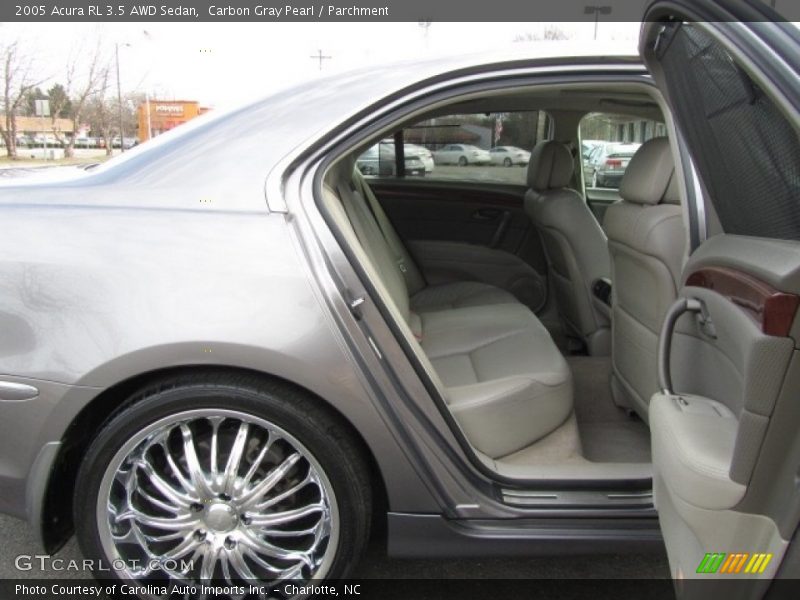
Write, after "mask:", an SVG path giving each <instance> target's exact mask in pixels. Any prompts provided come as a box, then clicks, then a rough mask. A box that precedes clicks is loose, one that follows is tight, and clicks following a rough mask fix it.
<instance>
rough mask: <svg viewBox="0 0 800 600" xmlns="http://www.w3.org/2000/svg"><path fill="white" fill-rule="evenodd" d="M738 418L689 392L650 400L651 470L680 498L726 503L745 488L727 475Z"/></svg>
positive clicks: (697, 502)
mask: <svg viewBox="0 0 800 600" xmlns="http://www.w3.org/2000/svg"><path fill="white" fill-rule="evenodd" d="M738 428H739V422H738V420H737V419H736V416H735V415H734V414H733V413H732V412H731V411H730V409H728V408H727V407H726V406H725V405H724V404H722V403H720V402H716V401H715V400H709V399H708V398H703V397H700V396H692V395H689V394H681V395H675V394H673V395H664V394H655V395H654V396H653V398H652V400H651V401H650V431H651V435H652V440H653V442H652V443H653V470H654V471H655V472H656V473H657V474H658V475H660V477H661V478H662V480H663V482H664V484H665V485H666V486H667V487H668V488H669V489H670V490H671V491H672V493H674V494H676V495H677V496H679V497H680V498H682V499H683V500H685V501H686V502H688V503H690V504H692V505H694V506H697V507H700V508H706V509H715V510H720V509H726V508H732V507H733V506H735V505H736V504H738V503H739V501H740V500H741V499H742V498H743V497H744V493H745V491H747V487H746V486H745V485H743V484H741V483H737V482H735V481H733V480H732V479H731V478H730V470H731V461H732V460H733V450H734V446H735V444H736V434H737V431H738Z"/></svg>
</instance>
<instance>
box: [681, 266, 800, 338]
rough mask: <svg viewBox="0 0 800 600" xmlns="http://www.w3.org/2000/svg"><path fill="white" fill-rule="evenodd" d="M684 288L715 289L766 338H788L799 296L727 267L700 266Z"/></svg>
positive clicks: (690, 276) (799, 301) (689, 277)
mask: <svg viewBox="0 0 800 600" xmlns="http://www.w3.org/2000/svg"><path fill="white" fill-rule="evenodd" d="M686 285H689V286H695V287H701V288H705V289H708V290H714V291H715V292H717V293H718V294H722V295H723V296H725V297H726V298H727V299H728V300H730V301H731V302H733V303H734V304H735V305H737V306H738V307H740V308H741V309H742V310H744V311H745V312H746V313H748V314H749V315H750V316H751V317H753V319H755V321H756V323H758V324H759V326H760V327H761V331H762V332H763V333H765V334H766V335H773V336H777V337H788V336H789V332H790V331H791V328H792V323H793V322H794V318H795V315H796V314H797V308H798V306H800V296H798V295H797V294H789V293H786V292H782V291H780V290H777V289H775V288H774V287H772V286H771V285H769V284H768V283H765V282H763V281H761V280H760V279H757V278H756V277H753V276H752V275H748V274H747V273H743V272H741V271H737V270H736V269H731V268H728V267H703V268H701V269H698V270H697V271H694V272H693V273H691V274H690V275H689V276H688V277H687V278H686Z"/></svg>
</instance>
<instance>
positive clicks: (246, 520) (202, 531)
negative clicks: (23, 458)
mask: <svg viewBox="0 0 800 600" xmlns="http://www.w3.org/2000/svg"><path fill="white" fill-rule="evenodd" d="M99 492H100V493H99V497H98V504H97V524H98V532H99V534H100V541H101V543H102V546H103V549H104V550H105V552H106V554H107V556H109V557H111V559H112V560H113V561H114V565H113V566H114V569H115V570H117V571H118V572H119V571H121V572H120V573H119V574H120V575H122V576H123V577H127V578H131V579H139V580H146V581H151V580H154V581H155V580H160V581H164V580H174V581H180V582H194V581H201V580H212V579H214V580H218V581H221V582H227V583H229V584H240V583H244V582H253V581H261V582H277V581H282V580H287V579H291V580H308V579H312V578H314V579H320V578H323V577H324V576H325V574H326V573H327V571H328V569H329V568H330V565H331V562H332V560H333V557H334V555H335V553H336V547H337V543H338V536H339V514H338V508H337V505H336V501H335V497H334V494H333V489H332V486H331V484H330V481H329V480H328V478H327V476H326V475H325V473H324V472H323V470H322V468H321V467H320V465H319V463H318V462H317V460H316V459H315V458H314V457H313V456H312V455H311V453H310V452H309V451H308V450H307V449H306V448H305V447H304V446H303V445H302V444H301V443H300V442H299V441H298V440H297V439H296V438H294V437H293V436H292V435H291V434H289V433H288V432H286V431H284V430H283V429H281V428H280V427H277V426H276V425H274V424H272V423H270V422H268V421H266V420H264V419H260V418H258V417H255V416H253V415H250V414H248V413H244V412H239V411H232V410H215V409H202V410H190V411H184V412H180V413H177V414H174V415H171V416H169V417H166V418H164V419H161V420H159V421H157V422H156V423H153V424H151V425H150V426H148V427H146V428H144V429H143V430H141V431H140V432H139V433H137V434H136V435H135V436H133V437H132V438H131V439H129V440H128V441H127V442H126V443H125V444H124V445H123V446H122V448H120V449H119V451H118V452H117V453H116V454H115V455H114V458H113V459H112V460H111V462H110V463H109V465H108V468H107V470H106V472H105V474H104V476H103V479H102V481H101V483H100V489H99Z"/></svg>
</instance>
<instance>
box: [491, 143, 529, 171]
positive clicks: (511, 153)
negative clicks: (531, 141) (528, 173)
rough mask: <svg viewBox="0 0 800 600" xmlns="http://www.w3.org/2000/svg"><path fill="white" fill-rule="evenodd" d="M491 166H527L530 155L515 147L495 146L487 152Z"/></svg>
mask: <svg viewBox="0 0 800 600" xmlns="http://www.w3.org/2000/svg"><path fill="white" fill-rule="evenodd" d="M489 155H490V156H491V158H492V164H494V165H503V166H504V167H510V166H512V165H527V164H528V161H529V160H530V159H531V153H530V152H528V151H527V150H523V149H522V148H517V147H516V146H495V147H494V148H492V149H491V150H489Z"/></svg>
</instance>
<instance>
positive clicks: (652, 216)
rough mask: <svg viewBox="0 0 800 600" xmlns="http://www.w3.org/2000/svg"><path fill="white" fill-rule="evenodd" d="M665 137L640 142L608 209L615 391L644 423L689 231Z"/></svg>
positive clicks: (621, 400) (615, 395)
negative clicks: (660, 341)
mask: <svg viewBox="0 0 800 600" xmlns="http://www.w3.org/2000/svg"><path fill="white" fill-rule="evenodd" d="M674 171H675V168H674V162H673V158H672V151H671V149H670V146H669V142H668V140H667V139H666V138H654V139H652V140H650V141H648V142H646V143H645V144H643V145H642V146H641V147H640V148H639V150H637V152H636V154H635V155H634V156H633V158H632V159H631V162H630V164H629V165H628V169H627V170H626V172H625V176H624V177H623V179H622V184H621V185H620V190H619V193H620V196H621V197H622V201H621V202H618V203H616V204H612V205H611V206H609V207H608V209H607V210H606V216H605V230H606V234H607V235H608V248H609V252H610V255H611V279H612V281H613V300H612V304H613V310H612V365H613V372H612V391H613V392H614V399H615V400H616V401H617V403H618V404H620V405H621V406H626V407H630V408H633V409H634V410H636V412H638V413H639V415H641V417H642V418H643V419H644V420H645V421H647V415H648V404H649V402H650V397H651V396H652V395H653V393H655V392H656V391H657V388H658V385H657V370H656V354H657V347H658V334H659V332H660V330H661V324H662V323H663V320H664V314H665V313H666V311H667V308H669V306H670V305H671V304H672V303H673V302H674V300H675V297H676V295H677V291H678V287H679V279H680V275H681V266H682V262H683V256H684V249H685V241H686V240H685V232H684V226H683V219H682V216H681V207H680V197H679V192H678V186H677V182H676V180H675V175H674Z"/></svg>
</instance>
